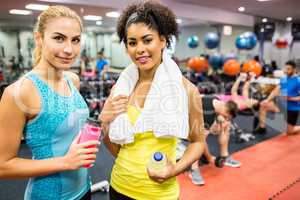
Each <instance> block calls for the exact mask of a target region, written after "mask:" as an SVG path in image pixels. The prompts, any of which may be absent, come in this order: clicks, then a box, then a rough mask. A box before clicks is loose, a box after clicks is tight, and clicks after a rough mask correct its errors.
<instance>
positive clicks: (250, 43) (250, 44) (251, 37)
mask: <svg viewBox="0 0 300 200" xmlns="http://www.w3.org/2000/svg"><path fill="white" fill-rule="evenodd" d="M243 35H244V37H246V38H247V45H246V49H247V50H251V49H253V48H254V47H255V46H256V43H257V37H256V35H255V33H253V32H245V33H244V34H243Z"/></svg>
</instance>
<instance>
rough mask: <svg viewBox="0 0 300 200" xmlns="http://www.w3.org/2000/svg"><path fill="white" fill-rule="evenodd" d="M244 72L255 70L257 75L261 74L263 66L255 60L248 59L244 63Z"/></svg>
mask: <svg viewBox="0 0 300 200" xmlns="http://www.w3.org/2000/svg"><path fill="white" fill-rule="evenodd" d="M242 71H243V72H254V73H255V74H256V76H259V75H260V74H261V72H262V66H261V65H260V63H259V62H257V61H255V60H248V61H246V62H245V63H244V64H243V68H242Z"/></svg>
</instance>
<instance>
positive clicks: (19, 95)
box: [1, 77, 40, 114]
mask: <svg viewBox="0 0 300 200" xmlns="http://www.w3.org/2000/svg"><path fill="white" fill-rule="evenodd" d="M1 103H2V104H4V105H6V106H7V107H6V108H8V109H11V106H15V107H16V108H17V109H18V110H20V111H21V112H23V113H24V114H28V113H32V111H33V110H38V109H39V108H40V104H39V94H38V91H37V90H36V88H35V86H34V84H33V83H32V81H31V80H29V79H27V78H24V77H22V78H20V79H19V80H18V81H16V82H14V83H13V84H11V85H9V86H8V87H7V88H5V90H4V92H3V96H2V98H1Z"/></svg>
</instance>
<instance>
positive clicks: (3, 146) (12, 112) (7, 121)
mask: <svg viewBox="0 0 300 200" xmlns="http://www.w3.org/2000/svg"><path fill="white" fill-rule="evenodd" d="M31 89H32V88H31ZM14 91H16V88H15V85H11V86H9V87H7V88H6V89H5V91H4V93H3V96H2V99H1V102H0V124H1V126H0V178H1V179H11V178H28V177H34V176H43V175H47V174H51V173H55V172H59V171H64V170H73V169H78V168H80V167H81V166H82V165H84V164H92V163H94V161H95V158H94V157H95V155H94V153H95V152H96V151H97V149H96V148H91V149H85V147H86V146H88V145H91V144H92V143H93V144H94V143H95V141H93V142H89V143H83V144H77V141H78V137H77V138H76V139H75V140H74V141H73V143H72V145H71V147H70V149H69V151H68V153H67V154H66V155H65V156H62V157H57V158H49V159H44V160H31V159H23V158H20V157H18V151H19V148H20V143H21V138H22V134H23V129H24V126H25V124H26V112H24V107H21V106H20V105H21V104H20V103H21V102H20V101H22V103H24V104H25V105H28V104H27V103H26V99H25V100H24V98H22V97H21V96H23V95H27V97H28V93H29V92H28V91H27V89H26V88H24V90H21V92H20V93H21V94H17V95H16V94H14V93H13V92H14ZM22 92H24V94H22ZM31 92H32V91H31ZM19 95H21V96H19ZM23 97H24V96H23ZM86 153H92V154H91V155H85V154H86ZM89 158H90V159H92V160H87V159H89Z"/></svg>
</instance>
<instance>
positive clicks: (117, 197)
mask: <svg viewBox="0 0 300 200" xmlns="http://www.w3.org/2000/svg"><path fill="white" fill-rule="evenodd" d="M109 199H110V200H134V199H132V198H130V197H128V196H126V195H124V194H121V193H119V192H117V191H116V190H115V189H114V188H113V187H111V186H110V187H109Z"/></svg>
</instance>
